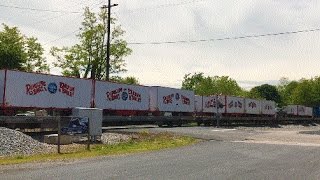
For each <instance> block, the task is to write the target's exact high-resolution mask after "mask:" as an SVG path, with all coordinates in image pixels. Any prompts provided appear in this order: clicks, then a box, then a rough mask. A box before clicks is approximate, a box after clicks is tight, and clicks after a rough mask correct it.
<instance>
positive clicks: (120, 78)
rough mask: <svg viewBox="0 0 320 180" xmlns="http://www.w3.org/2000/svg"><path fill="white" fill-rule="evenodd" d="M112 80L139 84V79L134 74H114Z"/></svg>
mask: <svg viewBox="0 0 320 180" xmlns="http://www.w3.org/2000/svg"><path fill="white" fill-rule="evenodd" d="M111 81H114V82H118V83H124V84H134V85H139V84H140V83H139V80H138V79H137V78H135V77H133V76H128V77H125V78H122V77H119V76H113V77H112V79H111Z"/></svg>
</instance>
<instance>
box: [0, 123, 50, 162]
mask: <svg viewBox="0 0 320 180" xmlns="http://www.w3.org/2000/svg"><path fill="white" fill-rule="evenodd" d="M52 148H53V146H50V145H47V144H44V143H40V142H39V141H37V140H34V139H33V138H32V137H30V136H28V135H26V134H24V133H22V132H19V131H15V130H12V129H8V128H4V127H0V156H10V155H30V154H34V153H40V152H49V151H50V150H51V149H52Z"/></svg>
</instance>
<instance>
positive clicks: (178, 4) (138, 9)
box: [127, 0, 208, 13]
mask: <svg viewBox="0 0 320 180" xmlns="http://www.w3.org/2000/svg"><path fill="white" fill-rule="evenodd" d="M203 1H208V0H192V1H183V2H181V3H169V4H161V5H158V6H151V7H146V8H137V9H133V10H129V11H127V13H134V12H139V11H147V10H152V9H160V8H167V7H173V6H182V5H187V4H191V3H197V2H203Z"/></svg>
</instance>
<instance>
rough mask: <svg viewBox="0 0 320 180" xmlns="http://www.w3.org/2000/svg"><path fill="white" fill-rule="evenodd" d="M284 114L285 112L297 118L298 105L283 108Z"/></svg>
mask: <svg viewBox="0 0 320 180" xmlns="http://www.w3.org/2000/svg"><path fill="white" fill-rule="evenodd" d="M284 112H286V113H287V115H291V116H297V115H298V105H287V106H286V107H285V108H284Z"/></svg>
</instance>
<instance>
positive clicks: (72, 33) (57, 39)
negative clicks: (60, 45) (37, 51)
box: [44, 29, 80, 45]
mask: <svg viewBox="0 0 320 180" xmlns="http://www.w3.org/2000/svg"><path fill="white" fill-rule="evenodd" d="M79 31H80V29H77V30H75V31H72V32H70V33H68V34H65V35H63V36H61V37H59V38H56V39H54V40H52V41H48V42H46V43H44V45H47V44H50V43H53V42H56V41H59V40H61V39H63V38H65V37H68V36H70V35H74V34H75V33H76V32H79Z"/></svg>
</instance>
